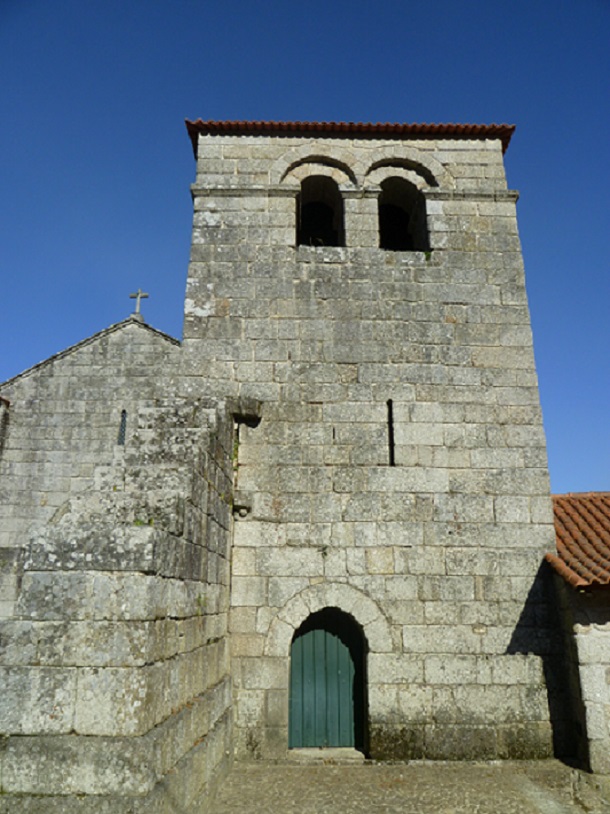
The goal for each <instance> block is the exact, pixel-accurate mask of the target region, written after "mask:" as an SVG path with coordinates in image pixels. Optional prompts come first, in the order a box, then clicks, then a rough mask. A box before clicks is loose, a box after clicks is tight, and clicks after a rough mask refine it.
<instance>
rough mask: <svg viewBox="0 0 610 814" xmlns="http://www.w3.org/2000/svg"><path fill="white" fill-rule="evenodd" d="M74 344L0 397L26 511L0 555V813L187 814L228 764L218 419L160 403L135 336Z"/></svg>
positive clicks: (204, 409)
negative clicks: (6, 600)
mask: <svg viewBox="0 0 610 814" xmlns="http://www.w3.org/2000/svg"><path fill="white" fill-rule="evenodd" d="M138 340H140V341H138ZM92 344H93V347H91V346H90V345H85V347H79V348H78V349H76V350H74V351H73V352H71V353H70V354H69V355H67V356H65V357H64V358H62V359H59V360H56V361H55V362H54V363H53V364H52V365H51V366H49V367H43V368H42V369H41V370H36V371H33V372H32V373H31V374H30V375H29V376H28V377H27V378H26V380H25V381H23V380H22V381H19V382H16V383H15V384H14V386H12V388H11V390H10V398H11V404H10V406H9V407H8V410H9V411H14V412H13V414H12V415H11V423H10V426H9V432H8V434H7V436H6V445H5V455H6V457H5V463H6V464H7V470H6V471H8V472H9V473H10V474H11V475H12V476H13V477H14V478H15V481H16V482H18V479H19V477H20V476H21V473H25V475H24V477H25V483H24V487H27V486H28V485H29V488H30V489H31V490H32V492H33V493H34V497H35V501H36V502H35V503H33V504H31V505H32V506H34V507H35V508H34V509H33V510H32V515H33V516H32V518H31V520H32V521H33V522H31V523H27V524H26V522H25V521H26V520H27V518H26V517H24V516H23V515H22V514H20V515H19V519H21V520H23V525H22V526H20V527H19V528H20V529H22V530H20V531H19V533H17V532H13V534H14V536H9V537H8V538H7V539H8V543H9V545H10V546H12V547H7V548H4V549H2V554H3V559H4V560H6V561H7V562H8V564H9V565H11V566H13V580H12V583H11V587H12V597H11V600H12V601H11V607H10V608H8V606H7V607H6V608H5V611H6V617H7V618H5V619H4V620H2V621H0V686H1V687H2V693H0V733H1V735H2V741H3V744H2V745H3V748H2V752H1V753H0V782H1V787H2V794H0V811H2V812H3V814H4V812H5V811H7V812H8V811H10V812H11V814H18V813H19V812H22V811H23V812H26V811H27V812H28V814H32V812H36V813H37V814H38V812H40V814H42V812H45V813H46V812H58V813H59V812H62V814H74V813H75V812H82V811H87V812H110V811H111V812H113V814H115V812H116V814H121V812H125V814H127V812H130V813H132V812H144V811H150V810H154V811H158V812H159V813H160V814H163V813H164V812H167V814H169V812H175V811H176V810H178V809H179V810H180V811H184V812H187V811H191V810H196V811H201V810H202V808H201V800H202V799H203V798H205V797H206V794H207V793H210V792H211V791H212V790H213V788H214V785H215V783H217V782H218V781H219V780H220V779H221V778H222V777H223V775H224V771H225V770H226V769H227V768H228V765H229V761H230V755H231V752H232V708H231V707H232V691H231V679H230V660H229V659H230V654H229V649H228V641H227V627H228V596H229V529H230V522H231V512H230V494H231V486H232V478H233V468H232V452H233V416H232V414H231V413H230V412H228V411H227V409H226V408H224V407H222V406H220V407H217V402H215V401H208V400H203V401H202V400H201V399H199V400H197V401H195V400H189V401H188V402H187V403H185V402H184V401H182V402H181V401H180V400H179V399H177V398H176V397H175V396H173V395H172V396H165V395H164V393H163V383H164V379H165V378H166V377H165V376H164V375H163V373H164V371H163V362H164V359H165V358H166V357H167V356H171V355H172V353H173V351H175V350H178V349H177V348H175V347H174V346H173V345H172V344H170V343H168V342H167V341H166V340H164V339H160V338H159V337H158V336H155V335H154V334H153V333H152V332H150V331H148V329H145V328H143V327H142V326H139V325H135V326H131V325H128V326H127V328H126V329H125V328H122V329H121V330H120V331H119V332H115V333H113V334H111V335H110V336H108V337H104V338H103V340H102V341H101V342H100V343H92ZM96 344H98V346H97V347H96V346H95V345H96ZM100 346H101V347H100ZM168 346H169V348H170V350H166V348H167V347H168ZM93 359H97V361H98V363H99V366H98V367H94V366H93V364H92V360H93ZM153 365H154V370H155V371H156V374H157V375H156V377H152V376H151V375H150V373H151V368H152V366H153ZM146 368H148V370H147V379H146V381H144V380H142V381H141V382H140V381H139V380H138V376H139V375H140V373H139V371H141V370H143V369H146ZM167 373H168V374H170V375H171V371H167ZM122 409H126V411H127V426H126V433H125V443H124V444H119V443H117V434H118V432H119V427H120V414H121V410H122ZM37 428H40V430H41V432H40V433H36V429H37ZM29 431H31V432H32V436H33V438H32V441H31V442H29V441H28V440H27V439H28V432H29ZM13 433H14V434H13ZM34 439H37V443H35V441H34ZM20 449H22V450H25V451H24V452H23V453H22V454H21V456H20V455H19V454H18V451H19V450H20ZM79 450H80V452H81V453H82V460H81V459H80V456H79ZM32 470H33V471H32ZM3 485H4V481H3ZM24 491H25V489H24ZM47 495H48V496H49V499H48V502H46V505H45V503H44V502H43V501H42V500H41V498H43V497H44V496H47ZM40 503H43V505H42V506H41V507H40V508H38V507H39V506H40ZM21 506H22V509H23V506H24V503H23V502H22V504H21ZM26 526H27V528H26ZM13 552H17V553H16V554H15V555H14V556H13ZM9 555H10V556H9Z"/></svg>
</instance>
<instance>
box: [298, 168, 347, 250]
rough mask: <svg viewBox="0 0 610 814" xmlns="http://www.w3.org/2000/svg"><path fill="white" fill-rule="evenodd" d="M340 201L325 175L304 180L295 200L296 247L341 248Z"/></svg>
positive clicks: (342, 226) (337, 192) (343, 233)
mask: <svg viewBox="0 0 610 814" xmlns="http://www.w3.org/2000/svg"><path fill="white" fill-rule="evenodd" d="M343 222H344V218H343V198H342V197H341V193H340V192H339V187H338V186H337V183H336V181H333V179H332V178H329V177H328V176H326V175H311V176H308V177H307V178H304V179H303V182H302V184H301V191H300V193H299V195H298V196H297V245H298V246H344V245H345V229H344V225H343Z"/></svg>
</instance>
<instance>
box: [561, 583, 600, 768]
mask: <svg viewBox="0 0 610 814" xmlns="http://www.w3.org/2000/svg"><path fill="white" fill-rule="evenodd" d="M556 584H557V589H558V599H559V606H560V608H561V610H562V614H563V622H564V627H565V629H566V631H567V632H568V633H569V635H570V636H573V658H572V662H573V663H572V676H573V682H574V684H575V686H574V690H573V692H572V699H573V702H574V701H575V702H576V704H577V708H576V710H575V714H576V715H577V716H578V718H579V724H580V732H581V733H582V738H583V740H584V743H583V744H582V746H583V747H584V748H583V751H584V752H585V754H586V756H587V759H588V763H589V768H590V769H591V771H593V772H594V773H596V774H610V609H609V607H608V601H607V599H606V598H605V596H604V594H603V592H600V591H597V592H596V591H595V590H594V591H592V592H591V593H586V592H579V591H576V590H575V589H574V588H572V587H569V586H567V585H566V584H565V583H564V582H563V580H561V579H560V578H557V579H556Z"/></svg>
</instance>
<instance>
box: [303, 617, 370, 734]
mask: <svg viewBox="0 0 610 814" xmlns="http://www.w3.org/2000/svg"><path fill="white" fill-rule="evenodd" d="M354 672H355V671H354V661H353V659H352V656H351V653H350V651H349V648H348V647H347V645H346V644H344V642H343V641H341V639H340V638H339V636H337V635H335V634H334V633H331V632H330V631H328V630H323V629H319V628H316V629H314V630H309V631H308V632H307V633H303V634H302V635H300V636H297V638H295V639H294V641H293V643H292V648H291V653H290V726H289V736H288V745H289V747H291V748H298V747H306V746H314V747H315V746H318V747H320V746H354Z"/></svg>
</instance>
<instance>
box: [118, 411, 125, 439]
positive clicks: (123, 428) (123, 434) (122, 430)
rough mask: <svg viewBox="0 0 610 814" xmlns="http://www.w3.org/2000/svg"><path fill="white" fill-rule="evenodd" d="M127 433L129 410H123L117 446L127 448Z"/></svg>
mask: <svg viewBox="0 0 610 814" xmlns="http://www.w3.org/2000/svg"><path fill="white" fill-rule="evenodd" d="M126 432H127V410H121V421H120V424H119V434H118V437H117V444H118V445H119V446H120V447H124V446H125V434H126Z"/></svg>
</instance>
